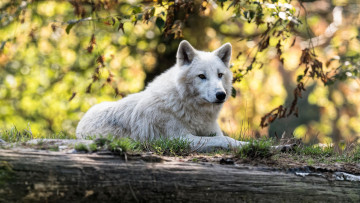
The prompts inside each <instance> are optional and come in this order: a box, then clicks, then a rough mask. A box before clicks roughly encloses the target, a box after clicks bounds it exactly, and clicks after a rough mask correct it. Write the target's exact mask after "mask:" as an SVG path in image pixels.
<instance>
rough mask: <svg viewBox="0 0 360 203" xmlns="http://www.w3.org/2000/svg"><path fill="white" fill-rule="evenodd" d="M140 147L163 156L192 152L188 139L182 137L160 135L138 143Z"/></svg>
mask: <svg viewBox="0 0 360 203" xmlns="http://www.w3.org/2000/svg"><path fill="white" fill-rule="evenodd" d="M140 148H141V149H142V150H148V151H152V152H154V153H156V154H159V155H164V156H186V155H188V154H190V153H191V152H192V151H191V147H190V141H188V140H187V139H184V138H173V139H169V138H167V137H162V138H160V139H155V140H151V141H149V142H143V143H141V144H140Z"/></svg>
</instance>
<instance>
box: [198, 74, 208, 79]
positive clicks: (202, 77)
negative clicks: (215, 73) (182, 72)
mask: <svg viewBox="0 0 360 203" xmlns="http://www.w3.org/2000/svg"><path fill="white" fill-rule="evenodd" d="M198 76H199V78H200V79H202V80H205V79H206V76H205V75H204V74H200V75H198Z"/></svg>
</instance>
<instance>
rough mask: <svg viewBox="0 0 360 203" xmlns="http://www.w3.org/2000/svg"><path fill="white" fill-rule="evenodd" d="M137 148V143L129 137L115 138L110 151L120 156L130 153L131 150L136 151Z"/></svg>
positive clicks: (111, 142) (110, 145)
mask: <svg viewBox="0 0 360 203" xmlns="http://www.w3.org/2000/svg"><path fill="white" fill-rule="evenodd" d="M104 145H105V144H104ZM136 147H137V142H135V141H134V140H132V139H130V138H127V137H121V138H113V139H112V140H111V141H110V143H109V145H108V149H109V150H110V151H112V152H116V153H119V154H123V153H126V152H129V151H130V150H134V149H136Z"/></svg>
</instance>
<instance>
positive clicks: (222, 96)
mask: <svg viewBox="0 0 360 203" xmlns="http://www.w3.org/2000/svg"><path fill="white" fill-rule="evenodd" d="M225 97H226V94H225V92H216V99H218V100H220V101H222V100H224V99H225Z"/></svg>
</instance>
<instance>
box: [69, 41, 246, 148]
mask: <svg viewBox="0 0 360 203" xmlns="http://www.w3.org/2000/svg"><path fill="white" fill-rule="evenodd" d="M176 58H177V61H176V64H175V65H174V66H173V67H172V68H170V69H169V70H167V71H166V72H164V73H162V74H161V75H160V76H158V77H157V78H156V79H155V80H154V81H153V82H151V83H150V84H149V85H148V86H147V87H146V89H145V90H144V91H142V92H140V93H136V94H132V95H129V96H127V97H125V98H123V99H121V100H119V101H116V102H103V103H100V104H97V105H95V106H93V107H92V108H90V109H89V111H88V112H87V113H86V114H85V115H84V117H83V118H82V119H81V121H80V122H79V124H78V126H77V129H76V136H77V138H85V137H86V136H89V135H92V136H94V135H95V136H98V135H108V134H112V135H115V136H119V137H125V136H127V137H130V138H133V139H137V140H148V139H153V138H156V137H159V136H167V137H169V138H172V137H180V136H181V137H184V138H185V139H188V140H189V141H190V142H191V146H192V148H193V149H197V150H198V151H209V150H212V149H214V148H225V149H227V148H229V147H231V146H241V145H243V144H245V142H240V141H237V140H235V139H233V138H230V137H226V136H224V135H223V133H222V131H221V129H220V127H219V125H218V124H217V121H216V120H217V117H218V114H219V111H220V110H221V107H222V106H223V103H224V102H225V101H226V100H227V99H228V97H229V95H230V94H231V84H232V73H231V71H230V69H229V62H230V58H231V44H230V43H226V44H224V45H222V46H221V47H220V48H218V49H217V50H215V51H213V52H203V51H198V50H195V49H194V48H193V47H192V46H191V45H190V43H189V42H187V41H185V40H184V41H182V42H181V43H180V45H179V48H178V51H177V55H176Z"/></svg>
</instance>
